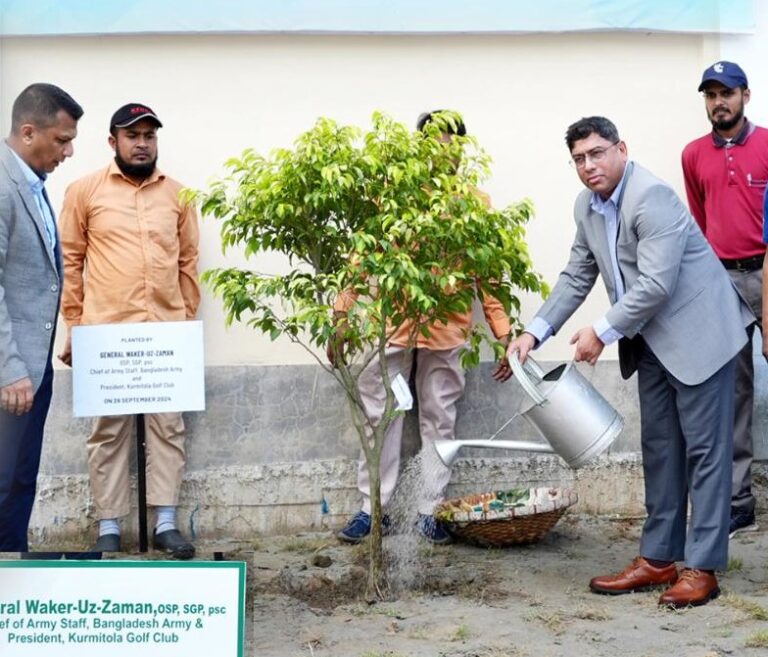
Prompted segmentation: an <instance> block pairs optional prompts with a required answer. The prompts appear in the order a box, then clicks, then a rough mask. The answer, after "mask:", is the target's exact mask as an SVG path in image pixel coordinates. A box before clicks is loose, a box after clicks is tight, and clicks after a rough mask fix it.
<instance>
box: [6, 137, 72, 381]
mask: <svg viewBox="0 0 768 657" xmlns="http://www.w3.org/2000/svg"><path fill="white" fill-rule="evenodd" d="M60 271H62V269H61V261H60V259H59V262H58V263H57V253H54V250H53V249H52V248H51V245H50V243H49V241H48V236H47V235H46V232H45V226H44V224H43V218H42V217H41V216H40V211H39V210H38V207H37V204H36V203H35V198H34V196H33V195H32V192H31V190H30V189H29V183H28V182H27V180H26V178H25V177H24V174H23V173H22V171H21V169H20V168H19V164H18V162H17V161H16V159H15V157H14V155H13V153H12V152H11V149H10V148H9V146H8V144H6V143H5V141H0V386H6V385H8V384H10V383H13V382H14V381H18V380H19V379H23V378H24V377H27V376H28V377H29V378H30V379H32V384H33V386H34V388H35V390H37V388H38V387H39V386H40V382H41V380H42V378H43V373H44V371H45V366H46V365H47V362H48V354H49V352H50V348H51V341H52V339H53V335H54V331H55V328H56V315H57V313H58V309H59V299H60V296H61V280H60V278H59V272H60Z"/></svg>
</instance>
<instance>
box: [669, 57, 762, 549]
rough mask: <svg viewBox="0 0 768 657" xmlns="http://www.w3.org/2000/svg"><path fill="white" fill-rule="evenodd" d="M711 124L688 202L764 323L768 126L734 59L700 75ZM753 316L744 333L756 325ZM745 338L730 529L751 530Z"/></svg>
mask: <svg viewBox="0 0 768 657" xmlns="http://www.w3.org/2000/svg"><path fill="white" fill-rule="evenodd" d="M699 91H701V92H702V94H703V96H704V105H705V107H706V110H707V117H708V118H709V120H710V122H711V123H712V132H711V133H709V134H707V135H704V136H703V137H700V138H699V139H696V140H694V141H692V142H691V143H690V144H688V145H687V146H686V147H685V149H684V150H683V173H684V175H685V189H686V192H687V194H688V205H689V206H690V209H691V214H693V216H694V217H695V218H696V221H697V222H698V224H699V226H700V227H701V230H702V231H703V232H704V235H705V236H706V238H707V240H708V241H709V243H710V244H711V245H712V248H713V249H714V251H715V253H716V254H717V256H718V257H719V258H720V260H721V262H722V263H723V266H724V267H725V268H726V269H727V270H728V273H729V274H730V276H731V279H732V280H733V282H734V284H735V285H736V287H737V288H738V290H739V292H740V294H741V296H742V297H743V298H744V300H745V301H746V302H747V303H748V304H749V306H750V308H751V309H752V312H753V313H754V315H755V317H756V318H757V322H756V324H757V326H758V327H759V328H760V332H761V333H762V332H763V326H762V305H763V304H762V281H763V270H762V268H763V259H764V257H765V255H766V246H765V243H764V242H763V194H764V193H765V187H766V181H767V180H768V130H766V129H765V128H761V127H759V126H756V125H755V124H754V123H752V122H750V121H749V120H748V119H747V118H746V117H745V116H744V106H745V105H746V104H747V103H748V102H749V97H750V91H749V86H748V83H747V76H746V74H745V73H744V71H743V70H742V69H741V67H740V66H739V65H738V64H734V63H733V62H725V61H721V62H717V63H715V64H713V65H712V66H710V67H709V68H708V69H707V70H706V71H704V75H703V76H702V79H701V84H700V85H699ZM754 327H755V325H754V324H753V325H752V326H751V327H750V328H749V329H748V333H749V335H750V338H751V336H752V334H753V332H754ZM753 374H754V371H753V363H752V342H751V339H750V341H749V342H748V343H747V345H746V346H745V347H744V349H743V350H742V352H741V353H740V354H739V357H738V360H737V365H736V420H735V427H734V436H733V490H732V496H731V527H730V530H731V537H733V536H734V534H736V533H737V532H740V531H753V530H755V529H757V526H756V525H755V498H754V497H753V496H752V490H751V486H752V473H751V468H752V405H753V398H754V387H753Z"/></svg>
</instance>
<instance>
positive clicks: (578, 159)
mask: <svg viewBox="0 0 768 657" xmlns="http://www.w3.org/2000/svg"><path fill="white" fill-rule="evenodd" d="M620 143H621V142H620V141H615V142H613V143H612V144H611V145H610V146H607V147H605V148H603V147H600V148H593V149H592V150H591V151H587V152H586V153H580V154H579V155H574V156H573V158H572V159H570V160H568V163H569V164H570V165H571V166H572V167H576V168H577V169H583V168H584V167H585V166H586V164H587V158H589V161H590V162H594V163H597V162H600V161H601V160H603V159H605V154H606V153H607V152H608V151H609V150H611V149H612V148H613V147H614V146H618V145H619V144H620Z"/></svg>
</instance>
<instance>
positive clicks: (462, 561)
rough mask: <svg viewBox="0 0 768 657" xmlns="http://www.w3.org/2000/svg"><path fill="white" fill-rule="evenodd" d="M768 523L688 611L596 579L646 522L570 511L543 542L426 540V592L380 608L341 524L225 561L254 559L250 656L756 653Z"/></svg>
mask: <svg viewBox="0 0 768 657" xmlns="http://www.w3.org/2000/svg"><path fill="white" fill-rule="evenodd" d="M758 521H759V524H760V526H761V528H762V529H761V531H759V532H756V533H750V534H743V535H741V536H737V537H736V538H734V539H733V540H732V541H731V557H730V564H729V568H728V570H727V572H724V573H721V574H719V580H720V585H721V588H722V590H723V594H722V596H721V597H720V598H719V599H717V600H715V601H713V602H711V603H710V604H708V605H706V606H704V607H699V608H695V609H693V608H692V609H687V610H681V611H670V610H666V609H660V608H659V607H658V606H657V599H658V595H659V593H658V592H649V593H637V594H631V595H624V596H617V597H609V596H599V595H595V594H593V593H590V592H589V590H588V588H587V583H588V582H589V579H590V578H591V577H593V576H594V575H597V574H602V573H606V572H611V571H615V570H619V569H621V568H623V567H624V566H625V565H626V564H627V563H629V561H630V560H631V559H632V558H633V557H634V556H635V554H636V552H637V546H638V538H639V533H640V526H641V523H640V521H639V520H627V519H605V518H602V519H595V518H594V517H586V516H578V515H573V514H566V516H564V517H563V519H562V520H561V521H560V523H559V524H558V525H557V526H556V527H555V528H554V529H553V530H552V531H551V532H550V533H549V535H548V536H547V537H546V538H545V539H544V540H542V541H541V542H539V543H537V544H535V545H530V546H520V547H513V548H505V549H484V548H478V547H473V546H469V545H466V544H454V545H450V546H445V547H431V546H427V545H425V544H424V545H420V546H418V548H417V553H416V572H417V573H418V582H417V583H416V585H415V587H414V588H413V589H412V590H407V591H402V592H400V593H399V594H397V596H396V597H395V599H393V600H391V601H387V602H379V603H376V604H370V605H369V604H366V603H365V602H364V601H363V600H362V599H361V594H362V590H363V588H364V578H365V570H364V568H363V567H362V566H361V565H360V564H361V563H362V559H363V550H361V549H360V548H359V547H354V546H346V545H341V544H339V543H338V542H337V541H336V540H335V539H334V537H333V535H332V534H331V533H325V534H305V535H301V536H298V537H291V538H287V537H283V538H267V539H259V543H257V544H254V545H253V546H248V547H246V548H243V547H242V546H241V547H240V548H239V549H238V550H236V551H234V552H232V553H231V554H229V555H228V556H229V557H230V558H243V559H245V560H246V561H247V563H248V581H249V587H248V601H247V609H248V613H249V616H250V619H251V621H252V622H251V624H250V627H249V636H248V645H247V650H246V655H247V656H248V657H560V656H566V655H567V656H569V657H570V656H578V657H591V656H595V657H608V656H610V657H613V656H615V655H622V656H626V657H654V656H657V655H658V656H661V655H665V656H666V655H674V656H676V657H722V656H726V655H738V656H739V657H741V656H744V657H749V656H751V655H755V656H756V655H768V515H766V516H763V517H762V518H759V519H758ZM386 540H387V541H397V540H399V539H398V537H397V536H395V537H388V538H387V539H386Z"/></svg>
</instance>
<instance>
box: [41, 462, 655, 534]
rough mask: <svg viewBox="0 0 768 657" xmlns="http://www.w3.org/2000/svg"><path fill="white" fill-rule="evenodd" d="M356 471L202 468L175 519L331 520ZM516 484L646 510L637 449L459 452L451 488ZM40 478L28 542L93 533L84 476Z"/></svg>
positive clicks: (327, 523)
mask: <svg viewBox="0 0 768 657" xmlns="http://www.w3.org/2000/svg"><path fill="white" fill-rule="evenodd" d="M356 476H357V463H356V461H354V460H349V459H336V460H323V461H313V462H305V463H273V464H265V465H256V466H228V467H222V468H207V469H205V470H200V471H196V472H192V473H189V474H188V475H187V476H186V477H185V479H184V484H183V486H182V496H181V504H180V509H179V520H180V523H181V527H182V528H184V530H185V531H188V532H189V533H190V534H191V535H193V536H196V537H199V538H203V539H224V538H226V539H237V540H248V539H253V538H255V537H257V536H259V535H268V534H287V533H291V532H297V531H305V530H318V529H324V528H329V527H336V526H339V525H341V524H342V523H343V522H344V521H345V520H346V518H347V517H348V516H349V515H350V514H352V513H354V512H355V511H357V510H358V508H359V494H358V492H357V488H356ZM132 484H133V486H132V487H133V491H132V497H133V499H136V490H135V481H133V482H132ZM519 486H567V487H573V488H575V489H576V490H577V491H578V493H579V500H580V502H579V505H578V507H577V509H576V510H577V511H578V512H581V513H589V514H593V513H598V514H605V513H614V514H622V515H626V514H630V515H637V514H640V513H642V512H643V507H642V498H643V482H642V471H641V468H640V464H639V461H638V459H637V458H636V457H635V456H633V455H622V456H613V457H606V458H604V459H600V461H599V462H597V463H595V464H594V465H592V466H590V467H589V468H587V469H583V470H580V471H578V472H574V471H572V470H570V469H569V468H568V467H567V466H565V465H564V464H563V463H562V461H560V460H559V459H557V458H555V457H549V456H545V457H535V458H512V459H509V458H489V459H460V460H459V461H458V462H457V463H456V465H455V466H454V470H453V476H452V478H451V484H450V486H449V489H448V495H449V496H461V495H466V494H469V493H476V492H484V491H489V490H497V489H508V488H512V487H519ZM39 487H40V492H39V495H38V500H37V504H36V506H35V513H34V515H33V521H32V538H33V542H34V543H35V544H36V545H38V546H47V547H51V548H52V547H56V546H63V545H72V544H78V545H79V544H83V545H87V544H88V542H89V541H92V540H93V536H94V534H95V530H94V528H93V521H92V519H91V504H92V502H91V499H90V490H89V486H88V477H87V476H86V475H45V476H43V477H41V479H40V486H39ZM136 513H137V511H136V505H135V504H134V507H133V510H132V514H131V516H130V517H129V518H127V519H126V521H125V532H126V536H128V537H129V538H133V539H134V540H135V537H136V535H137V533H138V531H137V523H136ZM150 521H151V519H150Z"/></svg>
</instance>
